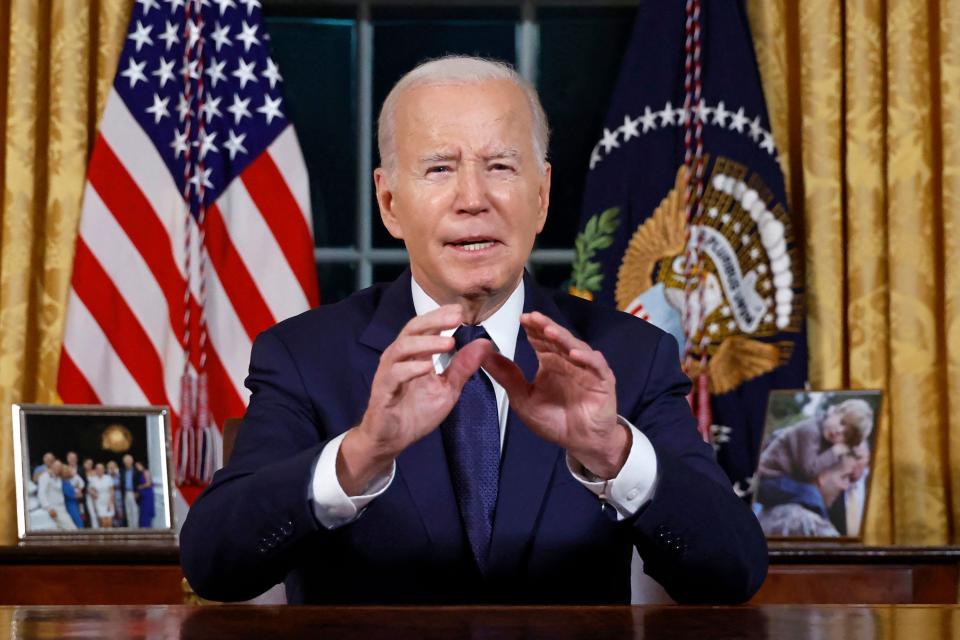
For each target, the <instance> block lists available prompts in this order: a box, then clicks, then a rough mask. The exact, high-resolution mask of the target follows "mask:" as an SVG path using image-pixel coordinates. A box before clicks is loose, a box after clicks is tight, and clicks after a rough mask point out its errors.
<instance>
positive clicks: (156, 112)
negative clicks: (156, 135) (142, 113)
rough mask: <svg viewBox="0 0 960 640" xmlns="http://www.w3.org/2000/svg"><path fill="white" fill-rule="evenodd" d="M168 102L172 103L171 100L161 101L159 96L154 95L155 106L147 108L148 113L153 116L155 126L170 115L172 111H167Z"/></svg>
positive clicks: (164, 99)
mask: <svg viewBox="0 0 960 640" xmlns="http://www.w3.org/2000/svg"><path fill="white" fill-rule="evenodd" d="M168 102H170V98H163V99H162V100H161V99H160V95H159V94H156V93H155V94H153V106H152V107H147V113H149V114H152V115H153V123H154V124H158V123H159V122H160V120H161V119H163V118H166V117H167V116H169V115H170V111H169V110H168V109H167V103H168Z"/></svg>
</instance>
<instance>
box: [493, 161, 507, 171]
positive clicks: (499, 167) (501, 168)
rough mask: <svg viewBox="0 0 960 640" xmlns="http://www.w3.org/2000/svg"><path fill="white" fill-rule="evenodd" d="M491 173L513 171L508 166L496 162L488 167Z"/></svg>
mask: <svg viewBox="0 0 960 640" xmlns="http://www.w3.org/2000/svg"><path fill="white" fill-rule="evenodd" d="M490 170H491V171H513V167H512V166H511V165H509V164H503V163H502V162H497V163H495V164H492V165H490Z"/></svg>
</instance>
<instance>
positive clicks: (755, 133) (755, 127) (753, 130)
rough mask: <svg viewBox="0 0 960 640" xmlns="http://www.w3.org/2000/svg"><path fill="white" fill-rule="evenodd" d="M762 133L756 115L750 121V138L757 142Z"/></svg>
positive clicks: (758, 117) (758, 118)
mask: <svg viewBox="0 0 960 640" xmlns="http://www.w3.org/2000/svg"><path fill="white" fill-rule="evenodd" d="M762 133H763V127H761V126H760V116H757V117H756V118H754V119H753V122H751V123H750V139H751V140H753V141H754V142H758V141H759V140H760V135H761V134H762Z"/></svg>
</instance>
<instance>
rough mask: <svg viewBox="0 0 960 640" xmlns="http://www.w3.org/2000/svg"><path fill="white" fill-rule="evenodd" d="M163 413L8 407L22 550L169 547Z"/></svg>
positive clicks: (141, 409)
mask: <svg viewBox="0 0 960 640" xmlns="http://www.w3.org/2000/svg"><path fill="white" fill-rule="evenodd" d="M169 415H170V413H169V410H168V409H167V408H166V407H154V406H151V407H105V406H98V405H39V404H19V405H18V404H15V405H13V431H14V433H13V443H14V469H15V473H16V491H17V529H18V534H19V537H20V541H21V543H23V544H33V543H57V542H63V543H70V544H76V543H78V542H90V543H98V542H103V541H114V542H136V541H150V542H161V541H162V542H170V543H175V541H176V529H175V527H174V521H173V507H172V503H171V496H172V484H171V477H170V460H171V452H170V428H169Z"/></svg>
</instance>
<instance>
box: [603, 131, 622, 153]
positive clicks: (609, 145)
mask: <svg viewBox="0 0 960 640" xmlns="http://www.w3.org/2000/svg"><path fill="white" fill-rule="evenodd" d="M600 144H601V145H602V146H603V151H604V153H608V154H609V153H610V151H611V150H612V149H615V148H617V147H619V146H620V143H619V142H617V130H616V129H614V130H613V131H610V130H609V129H607V128H606V127H604V129H603V140H601V141H600Z"/></svg>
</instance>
